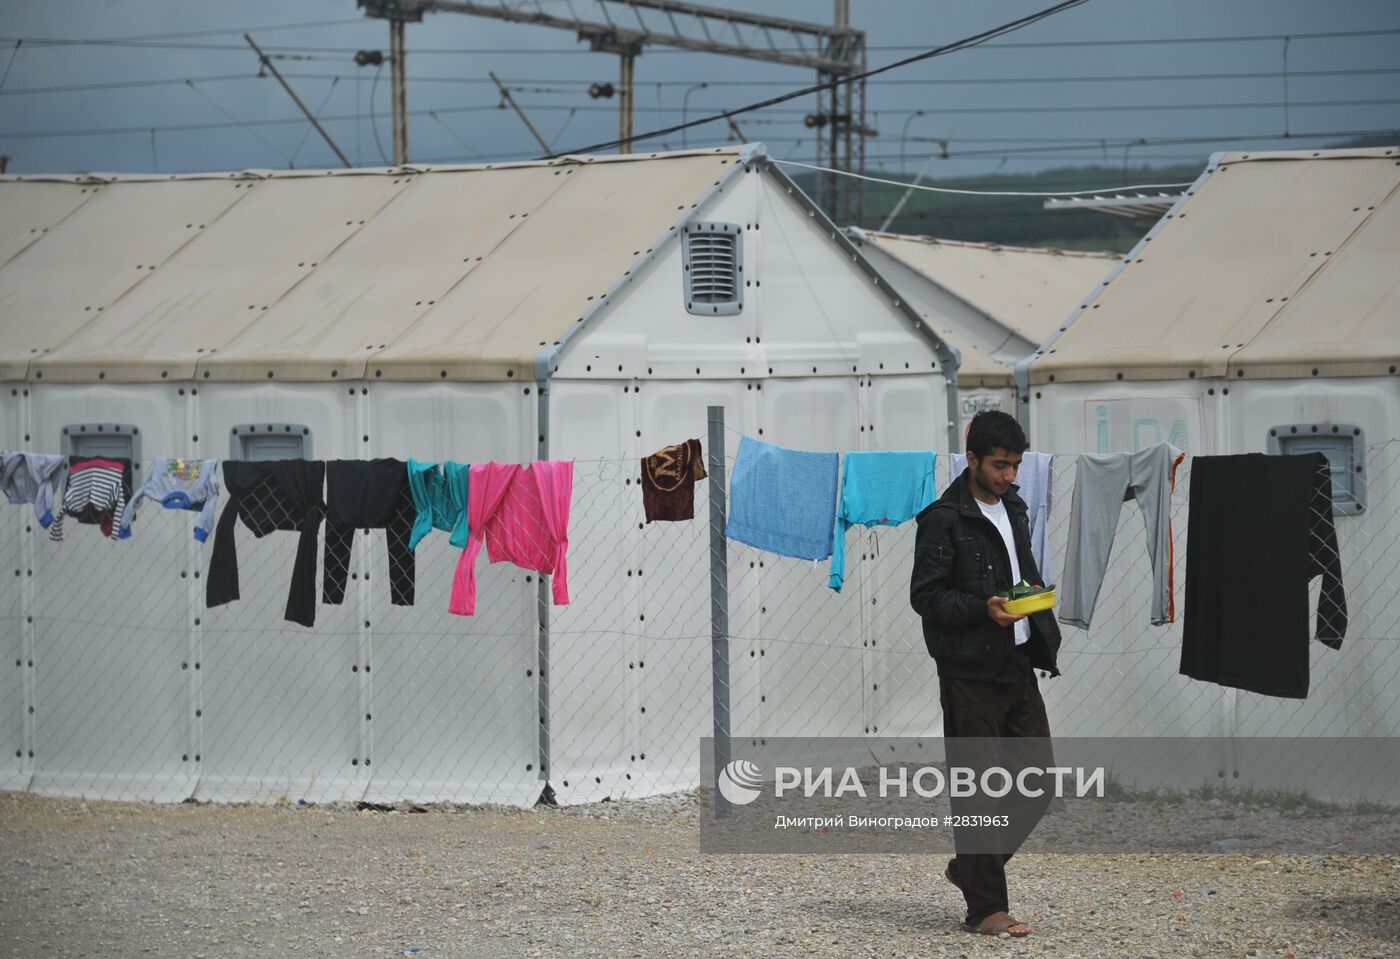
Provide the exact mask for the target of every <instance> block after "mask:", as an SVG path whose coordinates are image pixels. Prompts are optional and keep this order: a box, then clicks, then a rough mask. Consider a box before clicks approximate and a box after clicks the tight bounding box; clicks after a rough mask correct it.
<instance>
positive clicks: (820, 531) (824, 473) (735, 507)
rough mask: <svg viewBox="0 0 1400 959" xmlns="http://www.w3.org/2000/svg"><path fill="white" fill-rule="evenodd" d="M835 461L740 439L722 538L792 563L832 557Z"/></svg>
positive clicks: (826, 456)
mask: <svg viewBox="0 0 1400 959" xmlns="http://www.w3.org/2000/svg"><path fill="white" fill-rule="evenodd" d="M839 465H840V458H839V457H838V456H837V455H836V454H835V453H812V452H808V451H806V450H790V449H785V448H783V447H781V446H774V445H772V444H771V443H765V442H763V441H762V440H756V439H754V438H752V437H749V436H745V437H742V438H741V439H740V440H739V455H738V457H737V458H736V459H735V461H734V482H733V485H732V486H731V487H730V491H729V523H728V525H727V526H726V527H725V530H724V535H725V536H728V537H729V538H730V539H737V540H738V541H739V542H741V543H748V544H749V545H750V546H755V547H757V548H758V549H762V550H767V551H768V552H770V553H777V554H778V555H780V556H792V557H795V558H797V559H812V560H818V559H826V558H827V557H828V556H830V555H831V542H832V532H833V528H834V525H835V523H836V479H837V473H838V471H839Z"/></svg>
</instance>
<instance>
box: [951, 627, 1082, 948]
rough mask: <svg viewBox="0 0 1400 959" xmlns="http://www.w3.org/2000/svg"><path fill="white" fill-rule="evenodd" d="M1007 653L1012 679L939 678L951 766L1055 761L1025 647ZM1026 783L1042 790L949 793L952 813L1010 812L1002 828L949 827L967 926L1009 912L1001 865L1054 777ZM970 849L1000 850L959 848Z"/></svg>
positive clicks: (1027, 829) (1041, 806)
mask: <svg viewBox="0 0 1400 959" xmlns="http://www.w3.org/2000/svg"><path fill="white" fill-rule="evenodd" d="M1013 656H1014V659H1015V667H1016V682H1015V683H1014V684H1007V683H992V682H979V681H975V680H969V679H949V678H945V677H942V676H940V677H939V678H938V689H939V700H940V702H941V703H942V705H943V736H944V739H945V740H946V746H947V750H948V762H949V765H958V766H969V767H972V768H974V769H981V768H985V767H987V766H989V765H992V766H1002V767H1003V768H1007V769H1008V770H1009V771H1010V772H1011V773H1012V774H1013V776H1014V775H1015V774H1016V772H1017V769H1018V768H1024V767H1026V766H1037V767H1041V768H1048V767H1050V766H1053V765H1054V764H1055V761H1054V754H1053V750H1052V748H1051V743H1050V722H1049V720H1048V718H1047V717H1046V715H1045V701H1044V700H1042V699H1041V698H1040V686H1039V684H1038V683H1037V682H1036V676H1035V670H1034V669H1033V668H1032V667H1031V660H1030V655H1029V654H1028V653H1027V652H1026V651H1025V648H1024V647H1023V646H1018V647H1016V649H1015V652H1014V653H1013ZM969 737H977V738H976V739H970V738H969ZM959 740H963V742H959ZM996 740H1003V742H1001V743H998V742H996ZM1006 740H1010V741H1006ZM979 781H980V776H979ZM1026 784H1027V785H1028V786H1030V787H1032V788H1035V787H1040V788H1041V789H1043V794H1042V795H1041V796H1039V797H1034V798H1026V797H1024V796H1021V795H1019V794H1018V793H1017V792H1016V791H1015V790H1013V791H1012V792H1011V793H1010V794H1009V795H1008V796H1007V797H1005V798H1002V799H995V798H992V797H988V796H984V795H982V794H981V793H980V792H979V793H978V794H977V795H975V796H970V797H957V796H954V797H953V800H952V806H953V815H954V816H970V815H1006V816H1008V817H1009V824H1008V825H1007V826H1005V827H994V828H988V827H979V828H977V829H975V830H972V829H967V828H959V827H954V829H953V841H954V845H955V848H956V849H957V850H958V852H957V855H956V857H955V858H954V859H953V860H952V861H951V862H949V864H948V870H949V873H950V874H951V875H952V877H953V879H954V880H955V881H956V882H957V883H958V885H959V886H960V887H961V888H962V891H963V897H964V898H965V899H966V900H967V919H966V921H967V922H969V923H972V924H976V923H978V922H981V921H982V919H984V918H986V917H987V916H989V915H991V914H992V913H994V912H1006V911H1009V902H1008V900H1007V891H1006V862H1007V860H1009V859H1010V858H1011V856H1012V855H1013V854H1014V853H1015V851H1016V849H1017V848H1019V847H1020V845H1021V843H1022V842H1024V841H1025V838H1026V837H1027V836H1029V835H1030V833H1031V830H1033V829H1034V828H1035V826H1036V823H1038V822H1039V821H1040V818H1041V817H1042V816H1043V815H1044V814H1045V810H1046V809H1047V808H1048V807H1049V805H1050V800H1051V798H1053V797H1052V790H1053V786H1054V780H1053V779H1051V778H1050V777H1040V776H1027V777H1026ZM968 849H996V850H1000V851H996V852H967V851H965V850H968Z"/></svg>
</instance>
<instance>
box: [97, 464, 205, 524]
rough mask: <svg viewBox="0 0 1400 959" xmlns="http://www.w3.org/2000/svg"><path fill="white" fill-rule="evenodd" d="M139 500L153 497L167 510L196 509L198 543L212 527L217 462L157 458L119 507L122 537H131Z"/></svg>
mask: <svg viewBox="0 0 1400 959" xmlns="http://www.w3.org/2000/svg"><path fill="white" fill-rule="evenodd" d="M142 499H153V500H155V501H156V502H157V503H159V504H160V505H161V506H163V507H165V508H166V509H180V510H189V511H190V512H194V511H196V510H197V511H198V512H199V519H198V520H197V521H196V522H195V526H194V538H195V539H197V540H199V541H200V542H201V543H202V542H204V541H205V540H206V539H208V538H209V533H210V532H211V531H212V530H213V529H214V510H215V508H216V507H217V505H218V502H219V461H218V460H187V459H158V460H156V461H155V462H154V463H152V464H151V475H150V478H149V479H147V480H146V482H144V483H142V484H141V488H140V489H138V490H137V491H136V493H135V494H134V495H133V496H132V497H131V499H129V500H127V503H126V509H124V510H122V518H121V532H120V534H119V536H120V538H121V539H126V538H128V537H129V536H131V524H132V522H133V521H134V520H135V519H136V506H137V504H138V503H139V502H140V501H141V500H142Z"/></svg>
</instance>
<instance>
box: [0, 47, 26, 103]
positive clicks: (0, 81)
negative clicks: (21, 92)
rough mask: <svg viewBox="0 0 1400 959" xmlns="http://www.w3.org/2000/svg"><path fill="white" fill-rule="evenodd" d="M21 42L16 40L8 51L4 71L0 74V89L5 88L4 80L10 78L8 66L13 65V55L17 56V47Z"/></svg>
mask: <svg viewBox="0 0 1400 959" xmlns="http://www.w3.org/2000/svg"><path fill="white" fill-rule="evenodd" d="M22 43H24V41H23V40H16V41H15V48H14V49H13V50H11V51H10V59H9V60H7V61H6V62H5V73H4V75H3V76H0V91H3V90H4V89H5V81H6V80H8V79H10V67H12V66H14V65H15V57H17V56H19V48H20V44H22Z"/></svg>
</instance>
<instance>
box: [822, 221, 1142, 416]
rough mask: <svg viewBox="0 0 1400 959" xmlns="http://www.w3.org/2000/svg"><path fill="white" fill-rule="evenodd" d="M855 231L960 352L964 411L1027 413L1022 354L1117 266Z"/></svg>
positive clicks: (1097, 256) (1102, 260)
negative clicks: (1019, 374) (1019, 383)
mask: <svg viewBox="0 0 1400 959" xmlns="http://www.w3.org/2000/svg"><path fill="white" fill-rule="evenodd" d="M846 232H847V234H848V235H849V236H850V237H851V239H852V240H853V241H854V242H855V243H856V245H857V246H858V247H859V248H860V249H861V251H862V252H864V253H865V255H866V256H867V257H868V258H869V259H870V262H871V265H873V266H874V267H875V268H876V269H877V270H879V271H880V273H881V274H882V275H884V276H885V277H887V278H888V279H889V281H890V282H891V283H893V284H894V285H895V286H896V288H898V289H899V290H900V292H902V293H903V294H904V295H905V296H907V297H908V298H909V300H910V301H911V302H912V303H913V304H914V307H915V308H916V309H917V310H918V311H919V314H920V315H921V316H923V317H924V319H925V320H927V321H928V322H929V323H930V324H931V325H932V326H933V327H934V329H935V330H937V332H938V334H939V335H940V336H942V337H943V338H944V339H945V340H947V341H948V342H949V343H951V344H953V345H954V346H956V347H957V348H958V349H959V350H960V351H961V352H962V364H961V365H960V366H959V367H958V394H959V414H960V419H961V423H962V427H963V428H964V429H966V427H967V424H968V423H969V422H971V420H972V417H973V416H975V415H976V414H977V413H978V412H980V411H982V410H987V409H999V410H1005V411H1006V412H1008V413H1011V414H1013V415H1019V407H1018V405H1017V404H1016V402H1015V397H1016V380H1015V377H1014V375H1013V371H1014V367H1015V364H1016V363H1017V361H1019V360H1021V359H1024V358H1025V357H1027V356H1029V355H1030V354H1031V353H1032V352H1033V351H1034V350H1035V348H1036V347H1037V346H1039V345H1040V344H1041V343H1042V342H1043V341H1044V340H1045V338H1046V336H1048V335H1049V334H1050V333H1051V332H1052V331H1053V330H1054V329H1055V327H1056V326H1057V325H1058V324H1059V323H1060V321H1061V319H1062V318H1063V317H1064V316H1065V314H1066V313H1068V312H1069V311H1070V310H1071V309H1073V308H1074V306H1075V305H1076V304H1078V303H1079V302H1080V300H1081V299H1082V298H1083V296H1084V294H1085V292H1086V291H1088V290H1092V289H1093V288H1094V286H1095V285H1097V284H1098V282H1099V281H1100V280H1102V279H1103V278H1104V276H1105V275H1106V274H1107V273H1108V271H1109V270H1110V269H1112V268H1113V264H1114V263H1115V262H1116V260H1117V258H1116V257H1115V256H1113V255H1112V254H1110V253H1083V252H1076V251H1070V250H1055V249H1042V248H1035V247H1014V246H1004V245H1001V244H995V243H964V242H960V241H955V240H941V239H937V238H935V237H928V236H913V235H906V234H901V233H880V232H877V231H874V230H862V229H859V228H856V227H848V228H847V230H846Z"/></svg>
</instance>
